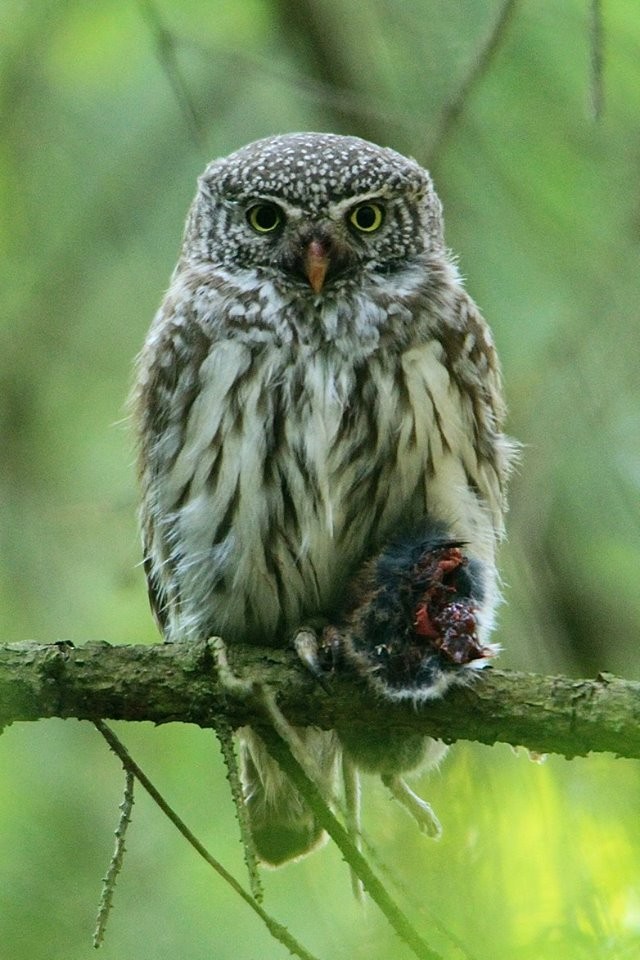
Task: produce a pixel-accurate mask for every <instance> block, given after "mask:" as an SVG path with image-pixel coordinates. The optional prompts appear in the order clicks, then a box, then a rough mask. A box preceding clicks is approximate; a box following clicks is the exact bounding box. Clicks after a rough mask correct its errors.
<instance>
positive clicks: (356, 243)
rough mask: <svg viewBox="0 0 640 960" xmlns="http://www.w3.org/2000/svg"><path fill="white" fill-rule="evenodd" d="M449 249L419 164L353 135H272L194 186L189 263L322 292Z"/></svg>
mask: <svg viewBox="0 0 640 960" xmlns="http://www.w3.org/2000/svg"><path fill="white" fill-rule="evenodd" d="M442 249H443V239H442V218H441V206H440V202H439V200H438V198H437V196H436V194H435V191H434V189H433V185H432V182H431V178H430V176H429V174H428V173H427V171H426V170H424V169H422V167H420V166H419V165H418V164H417V163H416V162H415V161H414V160H411V159H408V158H406V157H403V156H402V155H401V154H399V153H396V152H395V151H394V150H390V149H388V148H386V147H379V146H376V145H375V144H373V143H369V142H367V141H366V140H361V139H359V138H357V137H342V136H336V135H334V134H326V133H294V134H287V135H283V136H276V137H268V138H266V139H264V140H257V141H256V142H255V143H250V144H248V145H247V146H246V147H243V148H242V149H241V150H237V151H236V152H235V153H232V154H230V155H229V156H228V157H223V158H220V159H218V160H214V161H213V162H212V163H210V164H209V166H208V167H207V168H206V170H205V171H204V173H203V175H202V176H201V177H200V179H199V182H198V193H197V195H196V198H195V200H194V203H193V205H192V208H191V211H190V215H189V218H188V220H187V226H186V231H185V240H184V249H183V261H186V262H188V263H193V262H194V261H196V262H198V263H200V264H203V263H207V262H210V263H212V264H213V265H216V266H222V267H227V268H233V269H234V270H237V269H243V268H248V269H254V270H258V271H259V272H260V273H261V275H266V276H267V277H269V278H271V279H273V280H277V281H279V282H280V283H282V282H285V283H286V284H289V285H293V286H297V287H299V288H300V290H301V291H304V290H306V291H308V292H309V293H310V294H312V295H313V294H318V293H320V291H321V290H323V289H325V288H329V287H330V286H332V285H339V284H341V283H343V282H344V281H345V279H346V280H349V279H350V278H353V277H354V276H357V277H361V276H362V274H363V272H365V271H366V272H373V273H382V274H389V273H391V272H393V271H397V270H401V269H403V268H404V267H406V266H407V265H411V264H413V263H415V262H416V261H417V260H420V258H421V257H423V256H424V255H425V254H428V253H431V252H433V251H434V250H442Z"/></svg>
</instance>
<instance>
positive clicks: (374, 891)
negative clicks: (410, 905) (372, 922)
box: [259, 724, 442, 960]
mask: <svg viewBox="0 0 640 960" xmlns="http://www.w3.org/2000/svg"><path fill="white" fill-rule="evenodd" d="M259 733H260V737H261V738H262V740H264V742H265V745H266V747H267V750H268V751H269V753H270V754H271V756H272V757H274V759H275V760H277V761H278V764H279V766H280V767H281V769H282V770H284V772H285V773H286V774H287V776H288V777H289V779H290V780H291V781H292V783H293V784H294V785H295V787H296V788H297V790H298V791H299V792H300V793H301V794H302V796H303V797H304V799H305V801H306V802H307V803H308V805H309V807H310V808H311V810H312V811H313V814H314V816H315V817H316V819H317V820H318V823H320V824H321V826H322V827H323V829H324V830H326V831H327V833H328V834H329V836H330V837H331V839H332V840H333V842H334V843H335V844H336V846H337V847H338V849H339V850H340V852H341V853H342V855H343V856H344V858H345V860H346V862H347V863H348V864H349V866H350V867H351V868H352V869H353V871H354V873H355V874H356V875H357V877H358V878H359V879H360V880H361V882H362V884H363V886H364V888H365V890H366V891H367V893H368V894H369V896H370V897H371V899H372V900H373V901H374V902H375V903H376V904H377V906H378V907H379V908H380V910H381V911H382V913H383V914H384V916H385V917H386V919H387V920H388V922H389V923H390V924H391V926H392V928H393V929H394V930H395V931H396V933H397V934H398V936H399V937H400V938H401V939H402V940H404V942H405V943H406V944H407V946H408V947H409V948H410V949H411V951H412V952H413V954H414V955H415V956H416V957H418V958H419V960H442V958H441V956H440V954H438V953H436V952H435V951H434V950H432V949H431V948H430V947H429V945H428V944H427V943H426V942H425V941H424V940H423V938H422V937H421V936H420V934H419V933H418V932H417V931H416V930H415V928H414V927H413V925H412V924H411V922H410V920H409V919H408V917H407V916H406V914H405V913H403V911H402V910H401V909H400V907H399V906H398V905H397V904H396V903H395V902H394V901H393V900H392V898H391V897H390V896H389V893H388V892H387V889H386V888H385V886H384V884H383V883H381V882H380V880H379V879H378V878H377V877H376V875H375V874H374V873H373V871H372V870H371V867H370V866H369V864H368V863H367V861H366V860H365V858H364V857H363V856H362V854H361V853H360V851H359V850H358V848H357V847H356V845H355V843H354V842H353V841H352V839H351V838H350V837H349V834H348V833H347V831H346V830H345V828H344V827H343V826H342V824H341V823H340V822H339V821H338V820H337V819H336V817H335V816H334V815H333V814H332V813H331V811H330V810H329V808H328V806H327V805H326V803H325V802H324V800H323V798H322V794H321V793H320V791H319V790H318V788H317V787H316V785H315V783H313V781H312V780H310V779H309V777H308V776H307V774H306V773H305V771H304V770H303V768H302V765H301V764H300V763H299V762H298V761H297V760H296V758H295V757H294V755H293V753H292V752H291V749H290V747H289V744H288V743H287V742H286V740H285V739H284V738H283V737H282V735H281V734H280V733H279V732H278V731H277V730H276V729H275V727H273V726H272V725H270V724H269V725H268V726H266V727H265V726H262V727H260V728H259Z"/></svg>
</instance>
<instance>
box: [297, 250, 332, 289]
mask: <svg viewBox="0 0 640 960" xmlns="http://www.w3.org/2000/svg"><path fill="white" fill-rule="evenodd" d="M303 264H304V272H305V275H306V277H307V280H308V281H309V283H310V285H311V288H312V290H313V292H314V293H320V291H321V290H322V288H323V286H324V281H325V277H326V276H327V271H328V269H329V254H328V245H327V244H326V243H322V241H320V240H311V241H310V243H309V246H308V247H307V249H306V251H305V254H304V258H303Z"/></svg>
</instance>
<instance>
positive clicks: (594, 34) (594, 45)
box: [589, 0, 604, 121]
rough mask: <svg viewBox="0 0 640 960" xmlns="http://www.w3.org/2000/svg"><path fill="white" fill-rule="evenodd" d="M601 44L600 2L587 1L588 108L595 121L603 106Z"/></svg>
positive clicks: (602, 29)
mask: <svg viewBox="0 0 640 960" xmlns="http://www.w3.org/2000/svg"><path fill="white" fill-rule="evenodd" d="M603 42H604V24H603V20H602V0H589V60H590V73H591V84H590V94H591V96H590V100H591V103H590V107H591V116H592V118H593V119H594V120H596V121H597V120H599V119H600V117H601V116H602V110H603V105H604V81H603V63H604V56H603V53H602V48H603Z"/></svg>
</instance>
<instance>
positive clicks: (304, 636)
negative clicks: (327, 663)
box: [293, 627, 331, 693]
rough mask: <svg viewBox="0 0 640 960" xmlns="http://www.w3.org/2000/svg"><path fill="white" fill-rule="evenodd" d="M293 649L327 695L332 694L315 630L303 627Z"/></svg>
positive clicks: (294, 641) (297, 634)
mask: <svg viewBox="0 0 640 960" xmlns="http://www.w3.org/2000/svg"><path fill="white" fill-rule="evenodd" d="M293 647H294V650H295V651H296V653H297V654H298V659H299V660H300V662H301V663H302V665H303V666H305V667H306V668H307V670H308V671H309V673H310V674H311V675H312V677H314V679H316V680H317V681H318V683H319V684H320V686H321V687H322V689H323V690H324V691H325V693H330V692H331V687H330V686H329V684H328V683H327V677H326V673H325V670H324V669H323V666H322V662H321V659H320V645H319V643H318V636H317V634H316V632H315V630H312V629H311V627H301V628H300V630H298V631H297V633H296V634H295V636H294V638H293Z"/></svg>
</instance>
